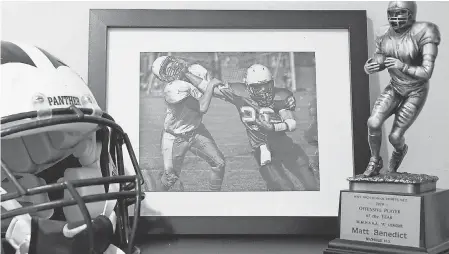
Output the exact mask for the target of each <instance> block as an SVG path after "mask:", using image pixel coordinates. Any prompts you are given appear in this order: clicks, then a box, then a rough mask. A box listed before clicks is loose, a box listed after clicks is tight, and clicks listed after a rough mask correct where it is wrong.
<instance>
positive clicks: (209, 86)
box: [198, 79, 221, 114]
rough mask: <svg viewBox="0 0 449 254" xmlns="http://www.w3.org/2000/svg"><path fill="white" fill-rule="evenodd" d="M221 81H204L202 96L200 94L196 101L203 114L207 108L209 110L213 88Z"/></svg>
mask: <svg viewBox="0 0 449 254" xmlns="http://www.w3.org/2000/svg"><path fill="white" fill-rule="evenodd" d="M220 83H221V82H220V81H219V80H217V79H212V80H211V81H209V82H207V83H206V90H205V91H204V94H203V96H201V97H200V98H199V99H198V101H199V103H200V112H201V113H203V114H205V113H206V112H207V110H209V106H210V102H211V101H212V95H213V93H214V89H215V87H216V86H218V84H220Z"/></svg>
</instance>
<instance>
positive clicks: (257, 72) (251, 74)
mask: <svg viewBox="0 0 449 254" xmlns="http://www.w3.org/2000/svg"><path fill="white" fill-rule="evenodd" d="M201 68H202V69H204V67H202V66H199V65H196V69H201ZM188 70H189V71H188V72H187V73H186V74H185V75H186V76H187V77H188V78H189V79H190V80H191V81H192V84H194V85H197V86H198V87H199V89H200V90H204V89H205V88H204V87H202V86H203V84H204V81H202V80H201V79H198V75H196V72H198V70H193V68H189V69H188ZM214 95H215V96H216V97H218V98H221V99H223V100H225V101H227V102H229V103H232V104H233V105H234V106H235V107H236V109H237V111H238V114H239V115H240V119H241V122H242V123H243V125H244V126H245V128H246V132H247V136H248V139H249V143H250V145H251V147H252V149H253V151H254V156H255V158H256V161H257V162H258V164H259V167H260V173H261V176H262V178H263V179H264V180H265V182H266V184H267V189H268V190H293V189H294V184H293V183H292V182H291V180H290V179H289V178H288V176H287V175H286V172H285V171H284V170H283V166H284V167H285V168H286V169H288V170H289V171H290V172H291V173H292V174H293V175H295V177H297V178H298V180H299V181H301V182H302V184H303V187H304V189H305V190H317V189H318V183H317V181H316V178H315V176H314V175H313V171H312V170H311V168H310V167H309V158H308V156H307V154H306V153H305V151H304V150H303V149H302V148H301V147H300V146H299V145H298V144H296V143H294V142H293V140H292V139H291V138H290V137H289V136H288V135H287V134H286V132H291V131H294V130H295V129H296V120H295V117H294V113H293V112H294V111H295V108H296V99H295V97H294V96H293V93H292V92H290V91H289V90H288V89H285V88H277V87H275V86H274V80H273V77H272V74H271V71H270V70H269V69H268V68H267V67H266V66H263V65H260V64H254V65H252V66H250V67H249V68H248V69H247V72H246V78H245V83H232V84H225V85H221V86H218V87H217V89H215V91H214Z"/></svg>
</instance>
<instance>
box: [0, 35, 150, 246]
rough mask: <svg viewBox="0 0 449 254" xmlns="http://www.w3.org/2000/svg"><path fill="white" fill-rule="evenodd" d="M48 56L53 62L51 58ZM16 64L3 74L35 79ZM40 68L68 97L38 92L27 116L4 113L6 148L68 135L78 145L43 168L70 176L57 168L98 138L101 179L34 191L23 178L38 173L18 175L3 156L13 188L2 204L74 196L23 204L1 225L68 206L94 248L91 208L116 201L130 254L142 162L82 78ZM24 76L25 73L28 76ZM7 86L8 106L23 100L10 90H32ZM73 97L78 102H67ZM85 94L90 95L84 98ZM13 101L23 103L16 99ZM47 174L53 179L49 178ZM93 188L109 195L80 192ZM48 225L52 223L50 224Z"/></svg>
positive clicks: (45, 185) (60, 183)
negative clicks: (130, 172)
mask: <svg viewBox="0 0 449 254" xmlns="http://www.w3.org/2000/svg"><path fill="white" fill-rule="evenodd" d="M9 45H10V44H9V43H5V44H3V42H2V54H3V49H4V46H5V47H6V46H9ZM29 48H30V47H29ZM29 48H28V49H29ZM33 50H35V49H33ZM16 51H17V50H16ZM22 54H23V52H22ZM46 56H47V57H49V56H48V53H47V52H46ZM12 58H14V56H12ZM12 58H11V57H10V58H9V59H8V62H3V61H2V72H4V73H6V72H8V73H9V74H11V73H12V72H11V71H10V70H13V71H15V72H16V73H15V74H14V75H30V73H26V68H29V66H28V65H25V64H23V63H21V62H17V61H16V62H14V61H12V60H11V59H12ZM2 60H3V58H2ZM13 60H14V59H13ZM30 60H31V59H30ZM35 61H38V60H35ZM13 65H14V66H13ZM22 65H23V67H22ZM12 67H14V68H15V69H11V68H12ZM21 68H23V69H21ZM33 68H34V67H33ZM35 68H36V69H35V70H33V71H34V72H36V73H38V72H41V73H48V74H46V75H49V76H50V77H54V80H61V81H65V83H64V85H62V84H59V87H61V90H60V91H59V92H61V94H64V96H59V97H58V96H50V95H47V96H46V95H44V93H47V90H46V89H42V87H41V86H37V88H36V90H37V92H36V91H33V92H34V94H35V96H32V97H29V99H28V101H27V96H25V98H22V101H21V102H24V101H25V103H24V104H26V105H30V108H29V109H28V110H27V111H20V110H22V109H21V108H19V109H18V111H17V112H13V111H12V110H2V117H1V125H2V127H1V139H2V142H3V141H7V140H8V142H9V141H10V140H13V141H14V139H22V138H26V137H28V136H32V135H41V134H42V135H43V136H45V135H49V133H51V132H59V133H69V134H67V135H68V136H71V137H72V136H73V137H76V139H73V140H72V141H71V142H72V143H73V144H72V145H71V146H70V147H68V148H61V151H65V152H64V153H61V154H58V155H59V157H57V158H54V159H49V161H51V164H48V165H43V164H42V165H43V166H46V167H45V168H43V170H42V171H45V170H52V169H56V171H65V170H66V169H67V168H62V167H61V168H55V167H56V166H58V164H57V163H58V162H60V161H63V160H64V159H66V158H67V157H68V156H70V155H73V154H74V153H75V152H74V151H75V147H76V146H77V145H78V144H80V143H81V142H83V141H84V140H86V139H89V138H90V137H94V139H95V137H96V139H97V140H96V141H95V140H94V141H93V143H94V144H99V146H98V147H99V149H101V153H100V154H99V155H98V156H99V158H98V163H99V167H100V168H99V169H98V172H99V171H101V173H99V174H100V175H98V176H97V177H88V178H80V179H78V178H75V180H72V179H68V180H67V179H64V178H63V179H61V181H57V182H54V183H46V182H44V183H43V184H41V185H39V186H37V187H36V186H31V187H30V186H26V185H24V184H22V183H21V181H20V175H21V173H22V172H24V173H26V174H28V175H36V174H37V171H36V170H34V169H33V170H29V169H18V168H17V167H16V165H15V166H12V165H8V163H9V160H10V159H11V158H8V157H7V156H8V155H5V154H4V153H2V163H1V165H2V166H1V174H2V176H4V177H3V178H2V180H5V179H7V182H9V183H10V186H12V187H11V188H9V189H8V191H5V190H4V188H3V187H5V186H3V181H2V189H1V202H2V203H4V202H6V203H10V202H13V201H15V200H18V199H23V198H28V197H32V196H36V195H48V193H52V192H55V191H59V192H67V193H68V194H69V197H68V198H67V197H64V198H62V199H53V200H48V201H47V202H41V203H28V204H26V203H22V206H21V207H20V206H19V207H14V209H6V211H2V213H1V220H2V224H3V222H7V221H8V220H10V219H11V218H13V217H15V216H19V215H23V214H35V213H36V212H40V211H48V210H53V209H55V208H63V209H65V208H67V207H69V206H76V207H77V208H74V209H79V211H80V213H81V214H82V220H83V221H84V223H85V224H86V226H87V235H88V237H89V244H90V245H93V244H94V242H95V235H94V233H93V228H92V220H93V219H95V218H94V217H93V216H92V215H91V212H90V211H89V209H88V208H87V204H89V203H96V202H100V201H107V200H111V201H114V202H115V201H117V204H116V207H115V208H113V209H114V210H115V213H116V216H117V218H118V219H117V227H116V230H115V232H116V233H117V234H118V235H119V238H120V239H119V241H120V243H119V244H118V245H120V246H119V247H120V248H128V249H130V248H132V247H134V246H133V244H134V237H135V233H136V228H137V223H138V219H139V215H140V203H141V201H142V199H143V192H142V191H141V185H142V184H143V177H142V175H141V171H140V169H139V166H138V163H137V159H136V157H135V154H134V151H133V148H132V145H131V142H130V140H129V138H128V136H127V135H126V133H125V132H124V131H123V129H122V128H121V127H120V126H119V125H118V124H117V123H116V122H115V121H114V119H113V118H112V117H111V116H110V115H108V114H107V113H105V112H103V111H102V110H101V109H100V108H99V107H98V105H97V103H96V101H95V98H94V97H93V96H92V95H91V94H90V91H89V93H87V94H86V92H87V90H86V87H87V86H86V85H85V84H83V82H81V81H80V80H81V78H79V80H78V79H73V76H70V78H65V79H64V77H63V76H62V77H58V75H61V74H60V72H59V73H58V70H57V69H58V68H68V67H67V66H63V67H55V69H54V70H51V68H50V70H49V69H46V70H44V71H41V69H40V68H42V67H39V63H37V62H36V66H35ZM46 68H49V66H48V65H47V66H46ZM21 72H22V73H21ZM23 72H25V74H24V73H23ZM11 75H12V74H11ZM39 75H43V74H39ZM51 75H54V76H51ZM11 80H14V79H11ZM3 81H6V82H2V90H3V91H5V94H2V100H6V99H8V97H13V98H11V99H8V100H14V99H17V98H19V99H20V97H21V94H14V93H13V92H14V90H13V89H11V87H16V86H19V87H20V86H22V87H20V89H27V84H24V83H20V82H19V83H11V82H8V79H5V80H3ZM78 86H80V87H78ZM31 87H32V86H31ZM77 87H78V88H79V91H80V92H79V93H76V91H78V90H77ZM3 88H5V89H3ZM20 89H18V91H20ZM64 89H67V90H64ZM64 92H65V93H64ZM47 94H48V93H47ZM72 94H73V95H74V96H66V95H72ZM81 94H86V95H85V96H81ZM14 96H18V97H17V98H14ZM75 98H76V99H75ZM56 100H58V101H59V102H58V103H56V106H55V105H52V104H51V102H52V101H53V102H54V101H56ZM26 102H28V103H26ZM64 104H67V105H64ZM64 137H67V136H64ZM123 145H125V146H126V148H127V150H128V153H129V158H130V159H131V162H132V164H133V168H134V172H135V175H126V173H125V168H124V160H123V152H122V146H123ZM34 146H35V147H39V144H34ZM15 148H16V147H14V146H11V147H8V146H6V142H5V147H4V144H2V149H15ZM71 149H73V150H71ZM8 153H9V154H11V153H14V151H13V150H11V151H9V152H8ZM87 153H89V152H87ZM12 158H13V159H14V158H16V157H14V156H13V157H12ZM95 165H97V164H95ZM53 166H54V167H53ZM36 167H41V165H40V164H39V165H38V166H36ZM39 172H40V171H39ZM48 174H52V173H51V172H49V173H48ZM112 185H114V186H116V187H117V189H118V190H116V191H113V190H112V188H111V186H112ZM93 186H101V187H102V186H104V188H105V189H104V192H103V193H95V194H92V195H82V193H83V190H82V189H83V188H81V187H86V188H90V187H93ZM108 187H109V188H108ZM5 188H6V187H5ZM48 196H49V195H48ZM105 204H108V202H105ZM129 205H134V221H133V225H130V220H129V216H128V206H129ZM105 206H106V205H105ZM95 216H97V215H95ZM66 217H67V216H66ZM46 219H48V218H46ZM49 219H50V220H51V218H49ZM66 219H67V218H66ZM67 220H68V219H67ZM90 249H92V246H90ZM126 251H128V250H126ZM127 253H128V252H127Z"/></svg>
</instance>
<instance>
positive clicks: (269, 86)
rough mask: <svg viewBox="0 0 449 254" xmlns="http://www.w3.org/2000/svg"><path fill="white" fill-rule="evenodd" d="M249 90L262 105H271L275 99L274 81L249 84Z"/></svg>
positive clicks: (252, 97)
mask: <svg viewBox="0 0 449 254" xmlns="http://www.w3.org/2000/svg"><path fill="white" fill-rule="evenodd" d="M248 91H249V93H250V96H251V99H253V100H254V101H256V102H257V103H258V104H259V106H261V107H269V106H271V104H273V99H274V81H273V80H270V81H267V82H264V83H258V84H248Z"/></svg>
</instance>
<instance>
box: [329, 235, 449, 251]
mask: <svg viewBox="0 0 449 254" xmlns="http://www.w3.org/2000/svg"><path fill="white" fill-rule="evenodd" d="M323 254H449V241H448V242H445V243H443V244H440V245H439V246H436V247H434V248H431V249H424V248H413V247H404V246H398V245H383V244H376V243H366V242H361V241H351V240H345V239H339V238H337V239H334V240H332V241H331V242H329V245H328V247H327V249H326V250H324V252H323Z"/></svg>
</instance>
